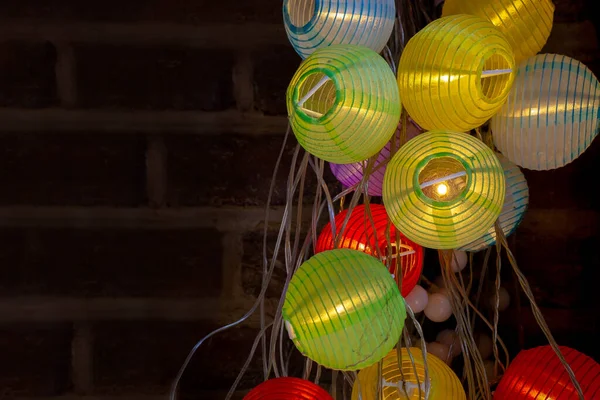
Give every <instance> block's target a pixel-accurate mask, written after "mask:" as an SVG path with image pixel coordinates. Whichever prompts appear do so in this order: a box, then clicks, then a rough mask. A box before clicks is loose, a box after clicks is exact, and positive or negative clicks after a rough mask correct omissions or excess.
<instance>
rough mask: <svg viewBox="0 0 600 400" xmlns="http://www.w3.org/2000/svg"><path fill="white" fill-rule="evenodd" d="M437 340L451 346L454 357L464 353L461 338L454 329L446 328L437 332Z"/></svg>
mask: <svg viewBox="0 0 600 400" xmlns="http://www.w3.org/2000/svg"><path fill="white" fill-rule="evenodd" d="M435 340H436V341H437V342H439V343H442V344H445V345H448V346H449V347H450V351H451V354H452V357H456V356H457V355H459V354H460V353H462V348H461V345H460V338H459V337H458V334H457V333H456V332H454V331H453V330H450V329H444V330H443V331H441V332H440V333H438V334H437V337H436V338H435Z"/></svg>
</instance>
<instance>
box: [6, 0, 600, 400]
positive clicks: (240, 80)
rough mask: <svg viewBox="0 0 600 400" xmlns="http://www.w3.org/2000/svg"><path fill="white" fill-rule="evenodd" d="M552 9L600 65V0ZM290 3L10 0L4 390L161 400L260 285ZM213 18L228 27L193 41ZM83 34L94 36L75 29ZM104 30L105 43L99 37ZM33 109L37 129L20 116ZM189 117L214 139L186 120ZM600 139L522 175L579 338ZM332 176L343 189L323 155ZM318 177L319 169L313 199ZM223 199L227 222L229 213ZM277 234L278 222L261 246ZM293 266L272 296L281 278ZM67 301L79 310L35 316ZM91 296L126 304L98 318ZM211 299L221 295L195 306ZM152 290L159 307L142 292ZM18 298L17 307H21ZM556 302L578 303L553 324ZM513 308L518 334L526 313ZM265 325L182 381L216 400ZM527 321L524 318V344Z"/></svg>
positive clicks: (551, 290) (537, 260)
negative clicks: (565, 159) (284, 14)
mask: <svg viewBox="0 0 600 400" xmlns="http://www.w3.org/2000/svg"><path fill="white" fill-rule="evenodd" d="M555 3H556V5H557V11H556V18H555V20H556V26H555V28H554V31H553V36H552V37H551V40H550V42H549V44H548V47H547V50H548V51H554V52H559V53H563V54H568V55H571V56H574V57H578V58H581V59H582V61H584V62H585V63H586V64H587V65H589V66H590V68H592V69H593V70H594V71H595V72H596V73H597V74H598V73H599V72H600V69H599V67H600V53H599V51H598V41H597V37H596V36H597V32H598V29H597V28H595V26H597V25H594V24H595V23H596V21H590V18H592V17H593V14H592V13H591V10H592V2H591V1H588V0H556V1H555ZM280 7H281V4H280V2H273V1H267V0H244V1H239V0H235V1H234V0H222V1H203V0H200V1H198V0H195V1H192V0H184V1H172V0H171V1H167V0H131V1H121V0H120V1H115V0H103V1H97V0H90V1H85V2H82V1H77V0H55V1H46V0H22V1H19V2H16V1H3V2H2V1H0V23H1V22H6V24H3V25H2V27H3V28H4V26H16V27H17V28H15V29H13V30H14V32H12V31H10V29H8V28H7V29H8V30H7V29H5V30H3V31H2V32H4V33H5V35H4V36H3V37H0V115H2V116H3V117H0V187H1V188H2V190H0V264H1V265H2V266H3V267H2V268H1V269H0V359H1V361H0V399H3V398H4V397H7V398H10V396H12V395H13V394H18V395H19V396H25V397H27V396H38V397H39V396H64V395H70V394H74V393H75V394H77V395H82V396H85V395H87V396H96V395H107V396H125V397H127V398H131V399H135V396H136V395H161V394H164V393H166V391H167V390H168V387H169V385H170V383H171V379H172V378H173V377H174V376H175V374H176V372H177V370H178V368H179V367H180V365H181V363H182V362H183V360H184V359H185V357H186V355H187V352H188V351H189V350H190V349H191V347H192V346H193V344H194V343H195V342H196V340H198V339H200V338H201V337H203V336H204V335H205V334H207V333H208V332H210V331H211V330H213V329H214V328H216V327H219V326H221V325H222V324H223V323H226V322H231V321H234V320H235V319H237V318H239V317H240V316H242V315H243V314H244V312H245V311H246V310H247V309H248V308H249V307H250V306H251V305H252V302H253V301H254V299H255V296H256V295H257V294H258V292H259V291H260V284H261V279H262V277H261V273H262V272H261V271H262V231H261V230H260V226H259V225H260V224H258V223H255V222H256V221H255V222H249V221H254V220H253V219H256V217H255V216H254V215H256V214H255V211H256V210H255V209H256V208H262V207H263V206H264V205H265V204H266V200H267V192H268V188H269V185H270V180H271V175H272V172H273V166H274V164H275V161H276V159H277V156H278V153H279V150H280V147H281V144H282V142H283V133H284V128H285V126H284V125H282V129H281V132H279V131H278V130H277V129H274V128H273V126H279V125H278V124H279V122H278V121H281V120H283V122H285V115H286V107H285V91H286V89H287V86H288V83H289V81H290V79H291V78H292V75H293V73H294V71H295V69H296V68H297V66H298V65H299V63H300V61H301V60H300V58H299V57H298V56H297V55H296V53H295V52H294V51H293V50H292V49H291V47H290V46H289V45H286V44H283V45H282V43H285V38H284V37H283V33H282V32H281V30H280V31H276V32H279V33H278V35H279V36H277V37H276V36H275V35H272V34H271V32H274V31H273V30H272V28H273V27H274V26H275V27H278V28H280V24H281V9H280ZM28 21H29V22H28ZM31 21H35V24H34V23H32V22H31ZM11 24H12V25H11ZM88 24H90V25H88ZM82 27H83V28H82ZM207 27H214V29H218V30H219V31H221V32H223V31H225V33H223V34H222V37H214V38H209V39H208V40H206V39H202V40H200V39H198V37H197V36H195V35H199V34H198V32H204V31H205V30H207V29H208V28H207ZM233 28H235V29H237V30H241V32H242V33H244V34H243V35H242V36H241V38H240V39H239V40H237V39H232V37H229V36H232V35H233V33H232V34H231V35H229V36H228V32H229V31H230V30H233ZM77 29H82V30H80V32H85V33H86V35H87V36H86V35H83V36H85V37H78V36H77V35H73V36H71V37H69V36H68V32H76V31H77ZM119 29H124V31H125V32H134V33H135V32H137V29H140V30H141V31H142V32H144V33H143V34H139V35H138V36H135V38H137V39H135V38H134V39H132V38H131V37H123V35H122V34H121V36H119V34H118V33H114V32H123V31H119ZM186 29H191V30H190V31H189V32H191V33H182V32H188V31H186ZM104 31H105V32H106V33H107V36H106V37H110V38H113V39H114V40H112V39H111V40H108V39H106V38H103V35H101V34H98V35H96V39H90V37H92V38H93V37H94V34H93V32H100V33H102V32H104ZM65 32H67V33H65ZM90 32H92V34H90ZM111 32H112V33H111ZM109 33H110V35H109ZM138 33H139V32H138ZM186 35H189V37H187V39H186ZM57 37H58V38H59V39H57ZM173 37H182V39H181V40H177V41H175V40H172V38H173ZM98 38H100V39H98ZM140 38H142V39H143V40H142V39H140ZM252 38H254V39H252ZM246 39H247V42H246ZM136 40H139V43H138V42H136ZM232 42H233V43H232ZM67 106H68V107H67ZM99 115H100V116H102V117H99ZM165 116H167V117H169V118H167V117H165ZM180 116H181V118H179V117H180ZM2 118H4V119H6V121H5V120H3V119H2ZM136 118H140V119H141V120H140V119H138V120H136ZM165 118H166V119H167V122H165ZM196 118H197V120H198V121H201V122H195V121H196ZM230 118H231V124H229V122H230V121H229V119H230ZM32 121H33V122H38V123H37V129H36V130H35V131H24V130H23V129H19V127H20V125H21V123H23V124H31V122H32ZM47 121H50V122H51V123H47ZM98 121H100V122H98ZM136 121H137V122H136ZM240 121H241V122H240ZM245 121H248V124H247V125H246V124H245V123H244V122H245ZM102 124H106V126H103V125H102ZM241 125H244V126H247V128H246V129H244V132H239V131H238V130H239V126H241ZM7 126H10V127H12V128H15V129H12V128H11V129H9V128H7ZM157 126H158V127H159V128H157ZM114 127H117V128H114ZM236 127H238V128H236ZM267 127H268V128H267ZM107 131H108V132H109V133H108V134H107V133H106V132H107ZM197 131H198V132H200V131H201V132H203V134H202V135H194V134H191V133H196V132H197ZM150 140H152V141H153V142H152V143H154V145H152V146H151V145H150V144H149V143H150V142H149V141H150ZM156 143H158V144H156ZM163 143H164V145H163ZM295 145H296V142H295V139H294V138H293V136H290V141H289V142H288V144H287V146H286V148H285V150H284V157H283V162H282V165H281V169H280V173H279V175H278V177H277V178H276V184H275V191H274V194H273V205H274V206H275V207H279V208H278V210H279V211H281V206H282V205H283V204H284V202H285V194H286V187H285V182H286V180H287V173H288V171H289V168H290V163H291V157H292V154H293V150H294V147H295ZM148 148H152V149H153V150H152V151H151V152H150V153H151V154H150V156H149V155H148V154H147V153H148ZM599 151H600V145H598V141H596V142H594V144H593V145H592V147H591V148H590V149H589V150H588V151H587V152H586V153H585V154H584V155H583V156H582V157H580V158H579V159H578V160H576V161H575V162H573V163H572V164H570V165H568V166H566V167H564V168H562V169H559V170H556V171H551V172H534V171H526V172H525V174H526V177H527V179H528V182H529V185H530V188H531V201H530V208H531V212H530V213H528V214H527V217H526V219H525V221H524V222H523V224H522V227H521V229H520V230H519V232H518V234H517V240H516V241H515V243H516V254H517V257H518V260H519V264H520V266H521V268H522V270H523V271H524V272H525V273H526V275H527V277H528V278H529V280H530V282H531V285H532V288H533V290H534V293H535V295H536V297H537V299H538V301H539V303H540V305H541V306H542V307H545V308H544V309H545V310H546V311H547V312H548V313H549V314H548V315H549V321H550V324H551V326H552V327H553V329H554V330H555V331H556V332H557V335H558V336H559V337H561V338H564V339H565V340H567V339H566V338H567V337H568V334H570V333H573V332H583V333H582V335H584V336H582V337H584V338H593V337H597V334H598V332H597V330H594V329H597V327H598V326H600V325H599V324H600V321H598V317H597V313H595V314H593V315H590V311H589V310H590V309H592V310H595V309H597V307H598V306H599V305H600V304H598V299H597V296H595V286H594V285H595V282H597V281H598V280H599V279H600V276H599V272H598V271H599V269H598V268H597V265H598V263H599V262H600V260H599V258H598V255H597V252H596V248H597V247H598V241H597V238H598V235H599V234H600V224H599V223H598V220H599V218H598V212H599V211H600V203H599V202H598V196H597V195H596V192H597V190H595V186H594V182H595V177H594V173H595V171H598V169H599V167H600V165H598V163H599V161H598V160H600V158H599V157H598V156H599ZM325 178H326V181H327V182H328V184H329V187H330V190H331V191H332V193H337V192H338V191H339V189H340V186H339V184H337V183H336V182H335V179H334V178H333V177H332V176H331V173H330V171H329V169H326V176H325ZM315 187H316V182H315V179H314V177H313V174H312V172H310V173H309V178H308V179H307V181H306V188H307V189H306V197H305V201H306V202H307V203H311V202H312V200H313V199H314V196H315ZM22 209H25V210H34V211H36V212H39V214H36V215H44V216H45V218H43V219H42V220H40V221H32V220H30V219H27V218H24V221H20V220H19V219H18V218H16V219H11V210H14V211H15V213H17V215H21V216H23V211H22ZM20 210H21V211H20ZM40 210H41V211H40ZM140 210H141V211H142V212H144V214H135V215H138V217H135V218H129V213H131V214H134V213H137V212H138V211H140ZM190 210H191V211H190ZM275 211H277V210H274V212H275ZM18 212H20V213H21V214H19V213H18ZM111 212H114V213H115V214H111ZM228 212H232V213H234V214H233V215H235V216H236V217H234V218H232V217H231V216H229V217H224V215H228V214H227V213H228ZM178 213H179V214H178ZM196 213H197V215H201V216H204V217H203V218H205V220H198V217H195V216H194V215H196ZM98 215H100V216H103V215H109V217H107V218H106V219H107V221H104V220H103V218H101V217H98ZM113 215H117V216H116V217H114V220H111V218H112V217H110V216H113ZM139 215H142V216H139ZM177 215H179V217H176V216H177ZM188 216H189V217H188ZM206 216H209V217H206ZM123 219H124V220H125V221H123ZM232 219H233V221H232ZM225 220H226V221H225ZM154 224H156V226H155V225H154ZM99 225H101V226H99ZM239 227H243V229H242V228H239ZM304 232H305V230H304ZM275 235H276V233H275V232H272V231H271V232H270V233H269V236H268V242H269V246H268V248H269V255H270V254H271V253H270V252H271V251H272V250H273V246H274V241H275V237H276V236H275ZM282 261H283V259H282V257H280V258H279V262H278V264H277V267H276V269H275V272H274V278H273V282H272V284H271V286H270V287H269V289H268V291H267V297H268V299H269V302H273V301H276V300H277V298H278V296H279V294H280V291H281V286H282V284H283V282H284V280H285V275H286V272H285V267H284V266H283V263H282ZM504 265H506V264H504ZM131 298H134V300H136V301H138V302H139V303H135V302H134V303H135V304H138V305H137V306H136V305H135V304H134V305H133V306H132V305H131V303H127V301H126V299H131ZM65 299H66V300H65ZM57 300H65V301H69V302H72V303H69V304H74V306H73V307H74V309H75V310H79V311H77V312H75V311H73V310H64V312H63V310H55V312H54V313H52V315H47V316H40V314H39V312H36V310H38V309H44V306H45V305H46V303H47V302H48V303H50V302H53V301H57ZM97 300H107V301H108V300H110V301H114V302H115V303H114V304H116V305H118V304H121V303H119V302H123V303H122V304H123V307H121V308H119V307H117V306H115V310H113V311H110V310H109V311H103V312H92V310H91V309H90V312H89V314H87V313H86V312H85V310H86V307H88V306H89V307H91V306H90V305H89V304H92V303H93V301H97ZM204 300H206V304H215V305H216V306H215V307H214V308H213V309H210V310H209V311H207V310H206V308H204V309H202V307H200V308H199V309H198V310H199V311H196V308H194V307H193V305H194V304H197V302H202V301H204ZM157 302H158V303H159V304H161V305H162V307H163V308H162V309H160V310H156V309H152V308H151V307H150V306H148V304H156V303H157ZM161 302H162V303H161ZM171 302H173V303H177V302H181V304H183V305H184V306H185V305H186V304H187V306H185V307H184V306H181V304H179V303H177V304H179V306H178V307H179V308H177V309H176V306H172V307H173V313H172V314H171V313H169V312H168V311H170V310H171V309H170V308H168V307H170V304H171ZM186 302H191V303H186ZM194 302H196V303H194ZM13 304H16V305H18V306H19V307H18V308H16V309H18V310H24V311H23V313H21V314H19V313H16V312H15V311H11V305H13ZM140 304H141V305H140ZM189 304H192V306H190V305H189ZM127 307H134V308H135V307H141V308H138V309H135V310H131V309H130V308H127ZM146 307H148V308H146ZM165 308H166V310H167V311H165ZM81 310H83V311H81ZM182 310H184V311H182ZM185 310H187V311H185ZM548 310H550V311H548ZM552 310H558V311H556V313H554V312H553V311H552ZM564 310H569V312H571V311H572V315H575V316H576V317H572V318H568V319H564V318H563V319H561V318H559V317H560V316H562V315H563V314H560V313H561V312H563V311H564ZM513 311H514V310H512V309H511V312H508V313H506V315H507V316H511V315H515V313H514V312H513ZM111 312H112V313H113V314H114V315H112V314H111ZM128 313H131V316H129V314H128ZM74 315H75V316H76V317H77V318H75V317H74ZM99 315H101V317H99ZM557 315H558V316H559V317H557ZM569 315H571V314H569ZM580 316H583V317H580ZM584 317H585V318H584ZM507 318H508V317H507ZM24 321H25V322H24ZM508 321H509V322H508V323H507V324H508V325H507V326H505V327H504V329H506V330H507V331H509V332H510V331H515V328H516V326H517V325H518V324H519V323H522V321H517V319H516V318H515V320H514V321H512V322H510V321H511V320H510V318H508ZM561 321H562V322H561ZM564 321H568V322H564ZM511 324H512V325H511ZM594 324H596V325H594ZM81 326H83V327H84V329H83V331H84V332H88V334H84V335H83V336H82V337H81V338H80V339H78V340H80V341H81V342H82V343H83V348H84V349H85V348H87V349H88V350H89V354H86V352H85V351H84V352H83V355H81V354H79V353H80V352H79V351H76V350H74V347H75V348H76V347H77V346H75V345H74V344H73V343H75V342H74V341H73V338H74V337H79V336H78V335H80V334H81V330H82V328H81ZM594 326H595V328H594ZM257 329H258V323H257V322H256V321H254V320H253V321H249V322H247V323H246V324H244V325H243V326H242V327H240V328H236V329H234V330H231V331H228V332H225V333H223V334H220V335H218V336H216V337H214V338H213V339H211V340H209V341H208V342H207V343H206V344H205V345H204V346H202V347H201V349H200V351H199V353H198V355H197V357H196V358H195V359H194V361H193V362H192V364H191V365H190V368H189V370H188V372H187V373H186V375H185V377H184V380H183V381H182V391H183V394H184V395H187V396H188V397H189V398H195V399H197V398H202V399H210V398H215V399H221V398H223V397H224V396H223V393H222V391H223V390H225V391H226V390H228V388H229V386H230V384H231V383H232V382H233V380H234V379H235V377H236V375H237V373H238V371H239V368H240V366H241V364H242V363H243V362H244V360H245V357H246V356H247V354H248V351H249V349H250V347H251V345H252V341H253V340H254V337H255V335H256V333H257ZM536 329H537V328H535V327H534V325H527V332H528V338H530V340H529V342H528V343H530V344H531V343H536V340H538V336H536V335H537V334H538V332H537V331H536ZM594 335H596V336H594ZM86 346H87V347H86ZM585 349H586V350H589V351H590V352H592V353H593V351H594V348H593V347H592V346H587V347H585ZM596 351H597V350H596ZM590 355H595V356H600V354H598V353H596V354H590ZM86 357H87V358H86ZM82 360H83V361H82ZM86 360H87V362H89V364H90V365H91V369H90V371H87V372H86V371H85V368H82V367H81V363H83V364H86ZM259 364H260V361H259V360H258V359H255V360H254V361H253V362H252V364H251V368H250V370H249V373H248V374H247V375H246V377H245V379H244V381H243V382H242V385H241V387H242V388H246V389H247V388H250V387H252V386H253V385H254V384H255V383H256V382H257V381H259V380H260V379H261V366H260V365H259ZM86 374H88V375H86ZM81 376H83V377H84V379H82V378H81ZM86 376H87V378H86ZM90 382H91V383H90ZM216 393H219V394H216ZM184 398H185V397H184Z"/></svg>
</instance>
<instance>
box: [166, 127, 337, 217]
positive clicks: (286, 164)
mask: <svg viewBox="0 0 600 400" xmlns="http://www.w3.org/2000/svg"><path fill="white" fill-rule="evenodd" d="M282 143H283V136H282V135H277V136H261V137H248V136H236V135H226V136H218V137H190V136H169V137H168V138H167V149H168V151H169V194H168V199H169V203H170V205H172V206H184V205H185V206H191V205H244V206H249V205H263V204H265V203H266V201H267V196H268V194H269V186H270V184H271V177H272V174H273V169H274V167H275V162H276V161H277V156H278V155H279V150H280V148H281V145H282ZM295 145H296V140H295V138H294V137H293V136H291V137H290V138H289V140H288V144H287V146H286V150H285V155H284V159H283V162H282V164H281V167H280V170H279V171H280V173H279V174H278V176H277V181H276V185H275V191H274V193H273V199H272V204H274V205H278V204H284V203H285V195H286V193H285V190H286V189H285V188H286V182H287V174H288V173H289V168H290V162H291V159H292V155H293V151H294V146H295ZM309 168H310V167H309ZM325 175H326V176H325V179H326V181H327V182H329V183H331V185H330V190H333V191H334V192H335V191H336V190H337V189H338V187H337V186H336V182H337V181H336V180H335V178H334V177H333V175H332V174H331V171H330V170H329V168H326V171H325ZM307 177H308V178H307V180H306V185H305V200H304V201H305V204H311V203H310V202H311V201H312V200H313V199H314V194H315V190H316V183H315V182H316V179H315V178H314V173H313V172H312V171H309V173H307Z"/></svg>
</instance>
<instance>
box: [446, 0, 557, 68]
mask: <svg viewBox="0 0 600 400" xmlns="http://www.w3.org/2000/svg"><path fill="white" fill-rule="evenodd" d="M453 14H471V15H477V16H478V17H481V18H484V19H487V20H489V21H490V22H491V23H492V24H494V25H495V26H496V27H497V28H498V29H499V30H500V31H501V32H502V33H503V34H504V35H505V36H506V38H507V39H508V42H509V43H510V45H511V46H512V48H513V50H514V52H515V60H516V62H517V63H518V62H521V61H522V60H524V59H526V58H528V57H532V56H534V55H536V54H537V53H539V52H540V50H541V49H542V47H544V45H545V44H546V41H547V40H548V36H550V31H551V30H552V20H553V18H554V4H552V1H550V0H446V1H445V3H444V8H443V10H442V16H444V17H445V16H448V15H453Z"/></svg>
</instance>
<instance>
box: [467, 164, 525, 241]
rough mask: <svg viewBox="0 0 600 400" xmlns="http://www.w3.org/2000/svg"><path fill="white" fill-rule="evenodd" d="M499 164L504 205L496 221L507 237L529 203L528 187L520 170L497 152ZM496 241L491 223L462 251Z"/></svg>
mask: <svg viewBox="0 0 600 400" xmlns="http://www.w3.org/2000/svg"><path fill="white" fill-rule="evenodd" d="M497 156H498V159H499V160H500V164H502V168H503V169H504V178H505V181H506V196H505V197H504V206H503V207H502V211H501V212H500V217H499V218H498V222H499V223H500V228H501V229H502V232H504V236H506V237H508V236H510V235H512V234H513V232H514V231H515V230H516V229H517V227H518V226H519V224H520V223H521V221H522V220H523V216H524V215H525V211H527V205H528V204H529V187H528V186H527V180H526V179H525V176H524V175H523V173H522V172H521V169H520V168H519V167H518V166H516V165H515V164H513V163H512V162H510V161H509V160H508V159H507V158H506V157H504V156H502V155H501V154H497ZM495 243H496V227H495V226H494V225H492V226H491V227H490V229H488V231H487V232H486V233H485V234H484V235H483V236H482V237H480V238H479V239H477V240H475V241H473V242H471V243H469V244H467V245H465V246H463V247H462V250H464V251H479V250H483V249H485V248H486V247H488V246H491V245H493V244H495Z"/></svg>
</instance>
